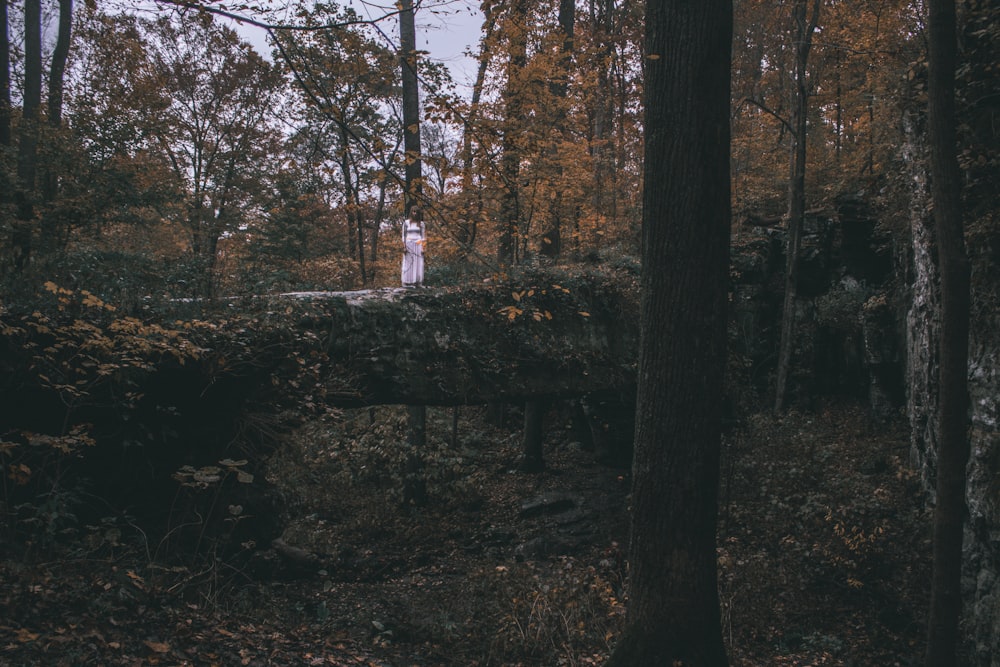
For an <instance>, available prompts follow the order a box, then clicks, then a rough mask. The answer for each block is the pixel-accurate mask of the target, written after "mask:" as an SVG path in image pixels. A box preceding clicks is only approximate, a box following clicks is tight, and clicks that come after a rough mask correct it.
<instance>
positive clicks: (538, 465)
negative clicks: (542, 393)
mask: <svg viewBox="0 0 1000 667" xmlns="http://www.w3.org/2000/svg"><path fill="white" fill-rule="evenodd" d="M547 409H548V402H547V401H545V400H543V399H537V400H532V401H527V402H525V404H524V433H523V435H522V447H523V452H524V458H523V459H522V460H521V470H522V471H524V472H533V473H534V472H542V471H543V470H545V459H544V457H543V454H542V443H543V442H544V440H545V429H544V424H545V412H546V410H547Z"/></svg>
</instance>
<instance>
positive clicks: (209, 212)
mask: <svg viewBox="0 0 1000 667" xmlns="http://www.w3.org/2000/svg"><path fill="white" fill-rule="evenodd" d="M146 27H147V30H148V31H149V32H150V33H151V35H150V42H151V43H150V61H151V70H150V75H151V76H153V77H154V78H155V79H156V80H157V81H158V83H159V85H160V87H161V88H162V90H163V92H164V93H165V95H166V106H165V108H162V109H159V110H157V113H156V114H155V115H154V116H153V118H152V119H150V125H149V126H148V130H149V132H150V133H151V134H152V136H153V137H154V138H155V141H156V144H157V148H158V149H159V151H160V154H161V155H162V156H163V158H164V159H165V160H166V161H167V162H168V164H169V165H170V166H171V168H172V170H173V172H174V177H175V178H176V179H177V182H178V183H179V184H180V185H181V187H182V188H183V189H184V190H185V191H186V202H185V204H184V207H183V209H184V210H183V213H182V216H181V218H182V221H183V223H184V224H185V225H186V227H187V229H188V233H189V235H190V236H189V238H190V247H191V251H192V254H193V255H194V258H195V259H196V260H197V261H198V263H199V264H200V265H201V268H202V271H201V274H202V275H201V276H200V278H201V290H200V291H201V292H202V293H203V294H208V293H210V292H211V289H212V282H213V274H214V271H215V267H216V262H217V259H218V244H219V240H220V239H221V238H222V237H223V235H224V234H226V233H227V232H231V231H233V230H235V229H237V228H238V227H239V226H240V225H241V224H242V223H243V222H244V219H245V213H246V211H247V209H248V208H249V207H250V206H251V205H252V204H253V198H254V196H255V195H256V194H257V193H259V192H260V191H261V186H260V183H261V178H263V176H264V175H265V173H266V171H267V164H268V162H269V159H270V157H271V156H273V155H275V154H276V153H277V148H276V145H275V144H276V139H277V133H276V132H275V131H274V129H273V128H272V127H271V125H270V123H269V113H270V111H271V108H272V104H273V102H274V101H275V100H276V99H277V94H278V91H280V90H281V88H282V85H283V81H282V78H281V76H280V74H279V72H278V70H277V68H276V67H274V66H272V65H270V64H269V63H267V62H266V61H264V60H263V59H262V58H261V57H260V56H259V55H257V54H256V53H255V52H254V51H253V50H252V49H251V48H250V46H249V45H248V44H246V43H244V42H241V41H240V39H239V38H238V36H237V35H236V33H235V32H234V31H233V30H231V29H229V28H226V27H222V26H218V25H215V24H214V23H213V22H212V20H211V17H210V16H195V17H190V18H182V19H172V18H160V19H158V20H156V21H155V22H151V23H148V24H147V26H146Z"/></svg>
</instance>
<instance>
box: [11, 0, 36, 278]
mask: <svg viewBox="0 0 1000 667" xmlns="http://www.w3.org/2000/svg"><path fill="white" fill-rule="evenodd" d="M41 104H42V7H41V0H25V3H24V100H23V102H22V107H21V109H22V111H21V132H20V135H21V136H20V144H19V145H18V151H17V178H18V188H17V191H16V192H17V195H16V197H17V220H16V222H15V227H14V238H13V245H14V268H15V270H16V271H18V272H20V271H23V270H24V269H25V268H27V266H28V262H29V261H30V259H31V245H32V241H31V236H32V227H33V226H34V217H35V203H34V200H35V190H36V180H37V179H36V172H37V170H38V122H39V117H38V110H39V107H40V106H41Z"/></svg>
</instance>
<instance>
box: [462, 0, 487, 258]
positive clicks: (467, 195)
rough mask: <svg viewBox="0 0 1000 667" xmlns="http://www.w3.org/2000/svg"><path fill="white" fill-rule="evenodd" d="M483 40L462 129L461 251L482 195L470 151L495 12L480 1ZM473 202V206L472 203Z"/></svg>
mask: <svg viewBox="0 0 1000 667" xmlns="http://www.w3.org/2000/svg"><path fill="white" fill-rule="evenodd" d="M482 9H483V13H484V15H485V17H486V18H485V20H484V21H483V39H482V42H481V46H480V49H479V66H478V68H477V70H476V82H475V83H474V84H473V86H472V100H471V101H470V104H469V115H468V116H467V117H466V119H465V123H464V126H463V130H462V203H463V206H462V218H463V220H462V221H461V222H460V223H459V227H458V230H457V234H456V241H458V243H459V245H461V246H462V249H463V252H465V251H467V250H471V249H472V247H473V245H474V244H475V242H476V231H477V228H478V222H479V217H480V212H481V208H482V206H481V203H482V198H481V197H479V196H478V191H477V190H476V189H474V188H473V175H474V173H475V172H474V166H475V157H474V155H473V152H472V139H473V135H474V134H475V133H476V131H477V128H476V123H477V122H478V120H479V104H480V100H482V96H483V85H484V84H485V82H486V70H487V69H488V68H489V64H490V43H491V41H492V39H493V32H494V28H495V27H496V13H495V12H494V11H492V7H491V6H487V5H486V3H484V4H483V8H482ZM474 202H475V203H476V205H474Z"/></svg>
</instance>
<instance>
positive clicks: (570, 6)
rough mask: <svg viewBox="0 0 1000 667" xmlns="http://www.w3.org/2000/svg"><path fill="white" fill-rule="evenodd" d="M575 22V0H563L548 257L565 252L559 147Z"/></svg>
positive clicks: (555, 88)
mask: <svg viewBox="0 0 1000 667" xmlns="http://www.w3.org/2000/svg"><path fill="white" fill-rule="evenodd" d="M575 24H576V2H575V0H560V2H559V30H560V32H561V33H562V38H563V41H562V46H561V47H560V54H559V68H558V70H557V72H556V77H555V80H554V81H553V82H552V83H551V84H550V86H549V88H550V90H551V91H552V97H553V99H554V102H555V105H556V109H555V119H554V120H553V122H552V142H551V145H550V146H549V156H550V159H551V160H552V161H553V162H554V163H555V174H554V175H553V182H552V192H553V193H554V195H555V196H553V197H552V199H551V201H550V202H549V229H548V231H546V232H545V234H544V235H543V236H542V247H541V248H540V251H541V253H542V254H543V255H547V256H549V257H558V256H559V254H560V253H561V252H562V222H563V218H564V217H565V212H564V210H563V209H564V205H563V196H562V191H563V188H562V180H563V175H564V172H565V170H564V169H563V163H562V160H560V148H561V145H562V142H563V140H564V134H565V131H566V96H567V94H568V93H569V78H570V70H571V68H572V64H573V38H574V30H575Z"/></svg>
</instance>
